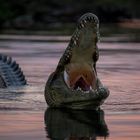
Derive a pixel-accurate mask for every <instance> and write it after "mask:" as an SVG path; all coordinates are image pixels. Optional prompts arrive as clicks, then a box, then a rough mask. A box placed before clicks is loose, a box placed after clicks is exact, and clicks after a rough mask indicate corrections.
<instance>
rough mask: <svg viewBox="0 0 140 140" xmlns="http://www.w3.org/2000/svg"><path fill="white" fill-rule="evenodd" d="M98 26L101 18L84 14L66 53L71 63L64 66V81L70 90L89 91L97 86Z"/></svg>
mask: <svg viewBox="0 0 140 140" xmlns="http://www.w3.org/2000/svg"><path fill="white" fill-rule="evenodd" d="M98 28H99V20H98V18H97V17H96V16H95V15H93V14H89V13H88V14H86V15H83V16H82V17H81V18H80V20H79V22H78V27H77V29H76V31H75V32H74V34H73V36H72V38H71V42H70V44H69V46H70V49H68V50H67V51H66V54H65V55H67V57H66V58H65V59H69V63H68V64H65V67H64V81H65V83H66V85H67V86H68V88H69V89H70V90H80V91H81V92H84V93H88V92H90V91H91V92H92V91H94V90H96V88H97V85H96V84H97V73H96V61H97V60H98V57H99V55H98V54H99V53H98V48H97V41H98V39H99V29H98Z"/></svg>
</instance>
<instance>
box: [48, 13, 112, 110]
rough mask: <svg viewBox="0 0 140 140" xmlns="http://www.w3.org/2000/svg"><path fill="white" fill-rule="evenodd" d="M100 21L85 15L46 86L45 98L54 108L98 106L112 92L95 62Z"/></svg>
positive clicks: (89, 14) (90, 14)
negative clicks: (99, 75)
mask: <svg viewBox="0 0 140 140" xmlns="http://www.w3.org/2000/svg"><path fill="white" fill-rule="evenodd" d="M98 40H99V20H98V18H97V17H96V16H95V15H94V14H92V13H87V14H85V15H83V16H82V17H81V18H80V19H79V22H78V25H77V28H76V30H75V32H74V33H73V35H72V38H71V40H70V43H69V45H68V47H67V48H66V50H65V52H64V54H63V56H62V57H61V59H60V61H59V63H58V66H57V68H56V70H55V72H53V73H52V74H51V75H50V77H49V79H48V81H47V83H46V87H45V99H46V102H47V103H48V105H49V106H51V107H66V108H71V109H97V108H98V107H99V106H100V105H101V104H102V103H103V102H104V100H105V99H106V98H107V97H108V95H109V91H108V89H107V88H105V87H104V86H103V85H102V83H101V82H100V80H99V78H98V76H97V71H96V62H97V60H98V57H99V52H98V47H97V42H98Z"/></svg>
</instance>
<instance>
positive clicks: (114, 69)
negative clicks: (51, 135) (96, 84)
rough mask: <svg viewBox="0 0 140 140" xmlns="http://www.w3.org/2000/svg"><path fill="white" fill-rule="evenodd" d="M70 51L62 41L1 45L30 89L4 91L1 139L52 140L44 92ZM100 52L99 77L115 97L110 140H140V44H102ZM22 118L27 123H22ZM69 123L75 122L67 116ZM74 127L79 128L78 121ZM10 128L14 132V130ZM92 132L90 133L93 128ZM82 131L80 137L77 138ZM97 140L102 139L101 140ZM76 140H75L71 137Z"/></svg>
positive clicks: (109, 106)
mask: <svg viewBox="0 0 140 140" xmlns="http://www.w3.org/2000/svg"><path fill="white" fill-rule="evenodd" d="M67 45H68V43H67V42H60V41H59V42H47V41H46V42H45V41H43V42H32V41H17V40H16V41H10V40H9V41H0V53H3V54H6V55H9V56H12V57H13V59H14V60H16V61H17V62H18V63H19V65H20V67H21V68H22V70H23V71H24V74H25V76H26V78H27V81H28V84H29V86H27V87H23V88H17V89H15V88H11V89H1V90H0V124H1V126H2V125H3V127H2V128H0V138H2V139H6V140H7V139H9V138H11V139H12V138H13V139H15V138H17V139H19V138H20V139H48V138H46V135H48V131H45V128H44V127H45V126H46V125H47V124H46V125H45V123H44V119H43V118H44V117H43V116H44V114H45V110H46V108H47V104H46V102H45V99H44V87H45V83H46V81H47V78H48V76H49V74H50V73H51V72H53V71H54V70H55V68H56V66H57V63H58V61H59V58H60V57H61V55H62V53H63V52H64V49H65V48H66V46H67ZM98 46H99V49H100V58H99V61H98V63H97V72H98V76H99V77H100V79H101V81H102V83H103V84H104V85H106V86H107V87H108V88H109V90H110V96H109V97H108V98H107V100H106V101H105V103H104V104H103V106H102V109H103V110H104V112H105V114H106V115H105V118H106V123H107V125H109V132H110V136H109V137H108V138H107V139H113V140H114V139H115V138H116V137H117V138H119V139H125V138H126V139H139V138H140V134H139V131H140V119H139V118H140V99H139V97H140V95H139V94H140V87H139V84H140V47H139V46H140V44H139V43H99V44H98ZM52 114H53V113H52ZM54 114H55V113H54ZM58 114H61V113H58ZM84 114H85V113H84ZM61 115H62V116H65V115H63V114H61ZM21 116H24V117H25V118H20V117H21ZM58 116H59V115H58ZM76 116H77V115H76ZM83 116H84V115H83ZM15 118H16V119H15ZM64 119H65V120H66V122H69V118H68V119H67V115H66V116H65V117H64ZM86 119H87V120H88V119H89V118H86ZM89 120H90V119H89ZM90 121H91V120H90ZM15 122H18V123H19V124H18V123H17V124H16V123H15ZM39 122H40V123H39ZM70 122H71V123H73V122H74V124H75V119H72V120H70ZM24 123H27V124H24ZM62 123H63V122H62ZM68 124H69V123H68ZM20 125H22V126H23V127H20ZM10 126H11V128H12V129H9V128H10ZM34 127H36V129H34ZM84 127H85V126H84ZM115 127H116V128H115ZM128 127H130V128H131V129H128ZM132 127H133V128H134V130H132ZM23 128H24V129H23ZM64 128H67V127H64ZM64 128H63V129H64ZM86 128H88V129H86V130H87V132H88V130H89V127H88V125H86ZM59 129H61V128H59ZM94 129H95V128H94ZM28 130H29V131H31V132H29V131H28ZM68 130H69V129H68ZM72 130H73V129H72ZM130 130H131V132H130ZM79 131H81V130H79ZM79 131H76V132H75V131H74V133H76V134H77V132H79ZM16 132H18V134H17V133H16ZM36 132H37V133H36ZM70 132H71V129H70ZM71 133H72V132H71ZM88 135H90V134H89V133H88ZM95 135H97V134H95ZM11 136H12V137H11ZM97 137H98V138H100V137H101V136H98V135H97ZM117 138H116V139H117ZM71 139H74V138H73V137H71Z"/></svg>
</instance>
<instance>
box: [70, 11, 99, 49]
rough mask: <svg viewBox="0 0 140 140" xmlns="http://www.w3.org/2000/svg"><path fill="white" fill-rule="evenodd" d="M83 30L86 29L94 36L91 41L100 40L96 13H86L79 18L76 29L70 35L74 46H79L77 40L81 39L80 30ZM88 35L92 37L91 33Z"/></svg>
mask: <svg viewBox="0 0 140 140" xmlns="http://www.w3.org/2000/svg"><path fill="white" fill-rule="evenodd" d="M85 30H88V32H92V34H93V36H95V39H94V40H93V42H95V43H96V42H98V41H99V40H100V34H99V20H98V17H97V16H96V15H94V14H92V13H86V14H84V15H83V16H82V17H81V18H80V19H79V21H78V24H77V29H76V30H75V32H74V34H73V35H72V42H73V43H74V44H75V45H76V46H79V42H80V40H81V34H82V32H85ZM84 34H85V33H84ZM88 37H92V35H90V36H88Z"/></svg>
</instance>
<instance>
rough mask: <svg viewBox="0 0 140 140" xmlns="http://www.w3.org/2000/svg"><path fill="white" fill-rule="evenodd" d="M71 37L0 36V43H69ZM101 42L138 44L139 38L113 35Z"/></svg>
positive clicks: (102, 38) (103, 38)
mask: <svg viewBox="0 0 140 140" xmlns="http://www.w3.org/2000/svg"><path fill="white" fill-rule="evenodd" d="M70 38H71V36H69V35H66V36H63V35H62V36H61V35H60V36H59V35H15V34H10V35H9V34H0V41H31V42H69V40H70ZM100 41H101V42H108V43H113V42H138V43H139V42H140V40H139V38H135V37H133V36H132V35H115V36H111V37H101V40H100Z"/></svg>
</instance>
